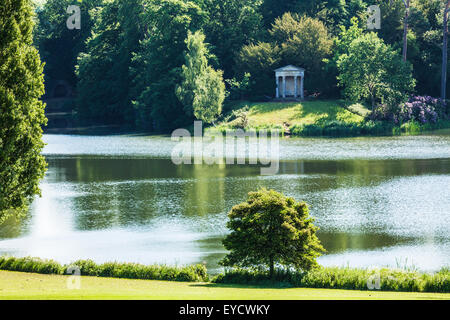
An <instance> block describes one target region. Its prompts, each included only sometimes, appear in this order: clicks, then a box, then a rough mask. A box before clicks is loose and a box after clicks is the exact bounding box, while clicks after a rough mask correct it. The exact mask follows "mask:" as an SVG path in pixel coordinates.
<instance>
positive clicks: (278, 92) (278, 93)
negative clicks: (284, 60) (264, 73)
mask: <svg viewBox="0 0 450 320" xmlns="http://www.w3.org/2000/svg"><path fill="white" fill-rule="evenodd" d="M276 78H277V94H276V97H277V98H279V97H280V89H279V87H280V78H279V77H278V75H277V76H276Z"/></svg>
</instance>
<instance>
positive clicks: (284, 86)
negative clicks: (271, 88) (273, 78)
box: [283, 76, 286, 98]
mask: <svg viewBox="0 0 450 320" xmlns="http://www.w3.org/2000/svg"><path fill="white" fill-rule="evenodd" d="M283 98H286V76H283Z"/></svg>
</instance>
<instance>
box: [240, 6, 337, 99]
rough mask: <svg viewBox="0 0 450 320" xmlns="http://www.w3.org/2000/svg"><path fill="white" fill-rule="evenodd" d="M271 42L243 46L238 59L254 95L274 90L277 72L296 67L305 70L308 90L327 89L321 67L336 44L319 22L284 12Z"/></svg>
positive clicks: (275, 23)
mask: <svg viewBox="0 0 450 320" xmlns="http://www.w3.org/2000/svg"><path fill="white" fill-rule="evenodd" d="M269 36H270V42H259V43H257V44H250V45H247V46H244V47H243V48H242V50H241V52H240V54H239V57H238V64H237V66H238V69H240V70H241V72H242V71H244V72H249V73H250V74H251V76H252V82H253V83H252V84H251V87H252V90H253V93H254V95H255V96H258V95H260V96H261V95H267V94H270V93H271V92H274V91H275V81H274V73H273V71H274V69H275V68H278V67H280V66H282V65H283V64H284V65H286V64H294V65H297V66H299V67H303V68H305V69H306V73H307V75H306V77H307V79H308V81H307V82H306V84H305V88H306V89H307V90H311V91H312V90H314V91H316V90H317V91H321V90H325V89H326V87H327V86H328V85H327V83H326V80H327V79H324V77H325V74H324V73H323V72H322V68H323V67H324V66H325V63H324V59H325V58H327V57H329V55H330V54H331V48H332V45H333V41H332V40H331V38H330V37H329V35H328V31H327V28H326V27H325V25H324V24H323V23H322V22H321V21H320V20H318V19H314V18H310V17H306V16H303V17H300V16H299V15H297V14H291V13H289V12H288V13H285V14H284V15H283V16H282V17H281V18H277V19H275V22H274V23H273V25H272V28H271V29H270V30H269Z"/></svg>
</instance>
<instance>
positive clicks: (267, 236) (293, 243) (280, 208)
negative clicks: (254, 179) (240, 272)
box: [221, 189, 325, 276]
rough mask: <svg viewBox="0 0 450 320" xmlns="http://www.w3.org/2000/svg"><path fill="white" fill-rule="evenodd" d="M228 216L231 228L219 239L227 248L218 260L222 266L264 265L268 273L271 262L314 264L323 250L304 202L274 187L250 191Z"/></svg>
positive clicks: (306, 267) (292, 264)
mask: <svg viewBox="0 0 450 320" xmlns="http://www.w3.org/2000/svg"><path fill="white" fill-rule="evenodd" d="M228 217H229V221H228V223H227V227H228V228H229V229H231V231H232V232H231V234H229V235H228V236H227V237H226V238H225V239H224V240H223V244H224V246H225V248H226V249H227V250H229V251H230V253H229V254H228V255H227V256H226V257H225V258H224V259H223V260H222V261H221V264H222V265H224V266H240V267H250V266H261V267H264V266H267V267H268V268H269V270H270V271H269V272H270V276H272V275H273V271H274V267H275V265H283V266H288V267H296V268H301V269H303V270H310V269H312V268H315V267H316V266H317V262H316V258H317V257H318V256H320V255H321V253H322V252H324V251H325V249H324V248H323V247H322V245H321V244H320V241H319V239H318V238H317V236H316V231H317V230H318V228H317V227H315V226H314V224H313V222H314V219H312V218H311V217H310V216H309V212H308V206H307V205H306V203H304V202H297V201H295V200H294V199H293V198H290V197H286V196H284V195H283V194H281V193H278V192H276V191H274V190H267V189H260V190H259V191H257V192H250V193H249V194H248V198H247V201H246V202H243V203H241V204H239V205H236V206H234V207H233V208H232V209H231V212H230V213H229V214H228Z"/></svg>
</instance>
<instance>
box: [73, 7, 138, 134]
mask: <svg viewBox="0 0 450 320" xmlns="http://www.w3.org/2000/svg"><path fill="white" fill-rule="evenodd" d="M143 2H144V0H128V1H120V0H112V1H108V2H106V4H105V6H104V7H102V8H101V9H100V10H99V12H98V13H96V18H95V21H96V22H95V26H94V27H93V32H92V35H91V37H90V38H89V39H88V40H87V43H86V51H85V52H82V53H81V54H80V55H79V57H78V66H77V76H78V85H77V91H78V96H77V111H78V117H79V118H80V120H81V121H82V122H87V123H90V122H92V123H106V124H120V125H126V124H128V125H133V124H134V109H133V107H132V104H131V97H130V96H131V92H130V87H131V86H130V83H131V82H132V80H133V78H132V76H131V74H130V66H131V61H132V57H133V53H134V52H136V51H137V49H138V47H139V44H140V40H141V38H143V34H144V31H143V29H144V24H143V22H142V20H141V13H142V12H143V10H144V7H143Z"/></svg>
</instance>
